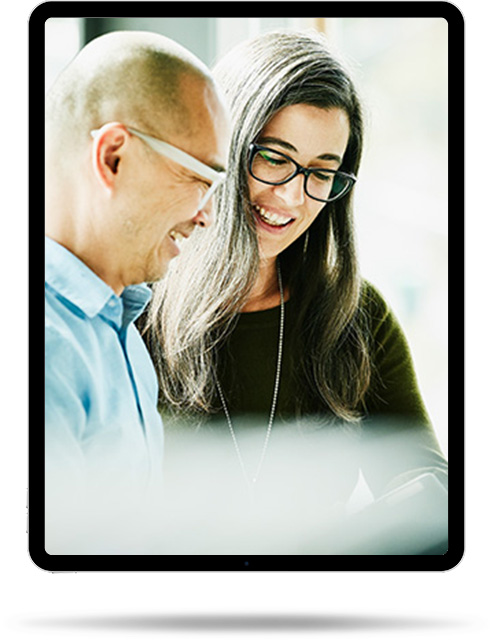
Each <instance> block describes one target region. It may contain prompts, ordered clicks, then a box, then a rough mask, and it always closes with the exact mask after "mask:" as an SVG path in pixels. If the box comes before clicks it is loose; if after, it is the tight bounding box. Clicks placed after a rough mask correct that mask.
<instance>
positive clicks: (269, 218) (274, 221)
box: [254, 205, 293, 227]
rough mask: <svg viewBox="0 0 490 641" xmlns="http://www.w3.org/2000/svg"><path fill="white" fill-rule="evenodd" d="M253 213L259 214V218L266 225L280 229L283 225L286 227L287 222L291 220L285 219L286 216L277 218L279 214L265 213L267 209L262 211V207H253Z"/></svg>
mask: <svg viewBox="0 0 490 641" xmlns="http://www.w3.org/2000/svg"><path fill="white" fill-rule="evenodd" d="M254 208H255V211H256V212H257V213H258V214H259V216H260V217H261V218H262V219H263V220H265V222H266V223H268V224H269V225H273V226H274V227H282V226H283V225H287V224H288V223H289V222H291V221H292V220H293V219H292V218H287V217H286V216H279V214H273V213H272V212H270V211H267V209H264V208H263V207H260V206H259V205H254Z"/></svg>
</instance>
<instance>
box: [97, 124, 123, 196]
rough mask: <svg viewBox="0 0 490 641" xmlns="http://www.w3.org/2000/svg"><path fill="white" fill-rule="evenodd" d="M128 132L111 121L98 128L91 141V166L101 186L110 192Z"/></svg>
mask: <svg viewBox="0 0 490 641" xmlns="http://www.w3.org/2000/svg"><path fill="white" fill-rule="evenodd" d="M128 137H129V133H128V131H127V130H126V128H125V127H124V126H123V125H121V124H120V123H117V122H113V123H109V124H107V125H104V126H103V127H102V128H101V129H99V130H98V131H97V132H96V134H95V138H94V141H93V148H92V168H93V170H94V172H95V175H96V177H97V179H98V180H99V182H100V183H101V184H102V185H103V187H104V188H105V189H106V190H108V191H109V192H112V190H113V188H114V184H115V181H116V177H117V173H118V171H119V163H120V161H121V152H122V149H123V147H124V145H125V144H126V142H127V139H128Z"/></svg>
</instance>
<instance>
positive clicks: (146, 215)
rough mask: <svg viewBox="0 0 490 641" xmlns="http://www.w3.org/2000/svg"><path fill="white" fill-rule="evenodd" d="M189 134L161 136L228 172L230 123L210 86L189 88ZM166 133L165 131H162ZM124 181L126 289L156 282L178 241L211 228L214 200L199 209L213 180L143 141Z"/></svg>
mask: <svg viewBox="0 0 490 641" xmlns="http://www.w3.org/2000/svg"><path fill="white" fill-rule="evenodd" d="M187 104H188V107H189V114H190V128H189V131H187V132H185V133H183V134H180V135H177V134H176V135H172V136H169V135H168V134H167V135H166V136H165V137H164V136H163V135H162V136H161V138H162V139H164V140H165V141H166V142H168V143H170V144H172V145H174V146H175V147H178V148H179V149H181V150H182V151H185V152H187V153H188V154H190V155H191V156H193V157H194V158H196V159H197V160H199V161H201V162H202V163H204V164H206V165H208V166H209V167H212V168H224V166H225V159H226V151H227V145H228V139H227V133H228V122H227V118H226V115H225V113H224V109H223V107H222V106H221V104H220V103H219V101H218V99H217V98H216V96H215V94H214V93H213V92H212V90H211V89H210V88H209V87H207V86H202V84H201V85H200V86H197V87H196V86H193V87H188V88H187ZM162 129H163V128H162ZM128 145H129V146H128V149H127V151H126V163H125V166H124V167H123V166H121V171H124V174H123V175H121V177H120V183H119V184H120V186H121V187H120V191H119V192H118V194H117V197H118V204H119V206H118V210H119V212H120V215H119V216H118V219H117V221H116V224H117V226H118V228H119V236H120V239H121V245H122V246H123V247H124V249H123V252H124V253H123V255H122V256H124V263H123V264H122V265H121V269H122V270H123V283H124V286H127V285H129V284H134V283H140V282H154V281H156V280H159V279H160V278H161V277H162V276H163V275H164V273H165V271H166V269H167V267H168V263H169V262H170V260H171V259H172V258H174V257H175V256H177V255H178V254H179V247H178V242H179V241H180V240H181V238H182V237H184V238H185V237H188V236H189V235H190V234H191V233H192V231H193V230H194V227H195V226H196V225H201V226H208V225H210V224H212V207H213V205H212V198H211V200H210V201H208V202H207V203H206V205H205V207H204V209H202V210H199V204H200V202H201V200H202V199H203V197H204V195H205V194H206V191H207V190H208V189H209V186H210V182H211V181H210V180H209V179H206V178H204V177H203V176H201V175H199V174H198V173H197V172H195V171H193V170H190V169H187V168H186V167H184V166H182V165H180V164H179V163H178V162H175V161H173V160H170V159H168V158H166V157H164V156H162V155H160V154H158V153H157V152H156V151H154V150H153V149H151V148H150V147H149V146H148V145H147V144H146V143H145V142H144V141H143V140H141V139H139V138H137V137H136V136H131V137H130V138H129V140H128Z"/></svg>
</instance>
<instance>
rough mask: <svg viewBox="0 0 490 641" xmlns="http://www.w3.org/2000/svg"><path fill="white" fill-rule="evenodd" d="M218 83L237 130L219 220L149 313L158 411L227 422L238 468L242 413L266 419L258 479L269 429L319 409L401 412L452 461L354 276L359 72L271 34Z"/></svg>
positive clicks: (249, 45) (319, 46) (388, 326)
mask: <svg viewBox="0 0 490 641" xmlns="http://www.w3.org/2000/svg"><path fill="white" fill-rule="evenodd" d="M215 77H216V78H217V80H218V82H219V83H220V84H221V87H222V89H223V91H224V94H225V97H226V98H227V100H228V102H229V106H230V110H231V115H232V122H233V132H232V142H231V148H230V154H229V160H228V178H227V182H226V184H225V185H224V187H223V189H222V192H221V194H220V195H219V196H218V197H217V200H218V204H217V213H216V224H215V225H213V227H212V228H211V229H209V230H205V231H204V233H202V232H201V230H196V232H194V234H193V235H192V238H191V239H190V240H189V241H187V243H186V245H185V246H184V247H183V249H182V254H181V256H180V257H179V258H178V259H176V260H175V261H174V264H173V265H172V266H171V268H170V270H169V273H168V275H167V277H166V278H165V279H164V281H163V282H162V283H161V284H159V285H158V286H157V287H156V289H155V295H154V299H153V303H152V308H151V311H150V323H151V327H152V341H151V343H152V350H153V354H154V357H155V362H156V365H157V367H158V370H159V373H160V382H161V398H162V403H163V405H164V407H165V408H166V409H167V410H173V411H175V412H176V413H177V414H184V415H190V414H193V415H194V416H199V415H200V416H213V415H214V416H218V417H221V418H223V417H224V418H225V419H226V423H225V425H227V427H228V429H229V431H230V433H231V437H232V439H233V442H234V444H235V448H236V450H237V454H238V456H239V458H240V462H241V463H242V468H243V467H244V465H243V461H242V459H241V455H240V445H239V443H238V439H237V425H238V424H239V417H240V416H241V415H243V414H254V415H258V416H260V417H262V419H261V420H255V421H254V425H255V426H260V428H262V427H263V429H264V430H265V437H264V446H263V449H262V455H261V457H260V462H259V465H258V468H257V473H256V474H255V476H257V475H258V473H259V472H260V468H261V465H262V463H263V459H264V456H265V453H266V450H267V446H268V442H269V439H270V436H271V431H272V426H273V424H274V423H277V422H278V420H279V419H285V420H290V419H292V418H298V417H300V418H302V417H312V416H315V417H317V418H318V417H320V420H321V421H322V422H326V423H328V422H330V421H340V422H341V423H342V424H343V425H354V426H356V425H360V424H361V425H364V424H365V421H366V419H370V418H373V417H379V416H381V415H383V416H397V417H398V418H399V419H400V420H401V419H403V420H405V419H407V420H409V421H410V423H411V424H416V425H417V426H423V428H422V438H423V439H426V443H427V444H428V447H429V449H431V451H432V452H434V451H435V452H437V454H436V459H437V464H439V463H440V464H441V465H442V466H444V463H443V462H442V461H443V459H442V456H440V453H439V451H438V446H437V443H436V441H435V438H434V436H433V433H432V431H431V428H430V424H429V420H428V417H427V413H426V411H425V408H424V405H423V402H422V400H421V397H420V394H419V392H418V389H417V384H416V379H415V375H414V371H413V367H412V362H411V358H410V354H409V350H408V347H407V344H406V341H405V338H404V336H403V333H402V331H401V329H400V327H399V325H398V323H397V321H396V319H395V318H394V316H393V314H392V313H391V311H390V310H389V308H388V306H387V305H386V303H385V302H384V301H383V299H382V297H381V296H380V295H379V293H378V292H377V291H376V290H375V289H374V287H372V286H371V285H370V284H368V283H366V282H364V281H363V280H362V279H361V276H360V273H359V268H358V264H357V258H356V250H355V241H354V230H353V187H354V184H355V182H356V180H357V176H358V170H359V165H360V159H361V152H362V143H363V119H362V112H361V106H360V102H359V99H358V96H357V93H356V90H355V88H354V86H353V84H352V82H351V80H350V78H349V76H348V75H347V73H346V72H345V70H344V69H343V67H342V66H341V65H340V64H339V62H338V61H337V60H335V59H334V58H333V57H332V55H331V54H330V53H329V51H328V49H327V48H326V45H325V42H324V40H323V38H322V37H320V36H317V35H311V34H305V33H291V32H273V33H269V34H266V35H263V36H260V37H258V38H256V39H254V40H251V41H248V42H246V43H243V44H241V45H239V46H238V47H236V48H235V49H234V50H233V51H232V52H231V53H230V54H228V55H227V56H225V58H224V59H223V60H222V61H221V62H220V63H219V64H218V66H217V68H216V69H215ZM264 417H265V420H264ZM429 458H430V457H429ZM395 467H396V466H395ZM402 467H403V466H402ZM401 471H404V470H403V469H402V468H400V469H396V470H395V469H394V470H393V472H390V473H389V474H387V476H386V478H383V479H381V480H379V481H378V482H377V485H378V486H379V487H381V486H383V485H385V482H387V481H388V480H389V479H388V477H389V476H390V475H391V476H393V474H394V473H395V472H396V473H399V472H401ZM249 476H253V472H252V474H250V473H249ZM374 485H376V482H375V483H374Z"/></svg>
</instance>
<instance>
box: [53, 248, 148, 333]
mask: <svg viewBox="0 0 490 641" xmlns="http://www.w3.org/2000/svg"><path fill="white" fill-rule="evenodd" d="M45 282H46V283H47V284H48V285H49V286H50V287H51V288H52V289H54V290H55V291H56V293H57V294H58V295H59V296H62V297H63V298H65V299H66V300H68V301H70V303H72V304H73V305H75V306H76V307H78V308H79V309H80V310H81V311H82V312H83V313H84V314H85V315H86V316H88V317H90V318H93V317H94V316H97V314H100V313H101V312H102V311H103V310H104V308H106V309H107V307H106V306H109V307H119V309H120V306H121V304H122V305H123V306H124V314H123V316H122V321H123V323H124V324H128V323H129V322H131V321H133V320H136V318H138V316H139V315H140V314H141V313H142V312H143V310H144V308H145V307H146V305H147V304H148V301H149V300H150V298H151V290H150V288H149V287H147V286H146V285H144V284H141V285H131V286H129V287H126V288H125V289H124V291H123V293H122V295H121V298H119V297H118V296H116V294H115V293H114V291H113V290H112V289H111V287H109V285H107V283H105V282H104V281H103V280H102V279H101V278H99V277H98V276H97V274H95V273H94V272H93V271H92V270H91V269H90V268H89V267H88V266H87V265H86V264H85V263H83V262H82V261H81V260H80V259H78V258H77V257H76V256H75V255H74V254H72V253H71V252H70V251H69V250H68V249H66V248H65V247H63V246H62V245H60V244H59V243H57V242H56V241H54V240H52V239H51V238H48V237H47V236H45ZM119 316H121V314H120V313H119Z"/></svg>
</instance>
